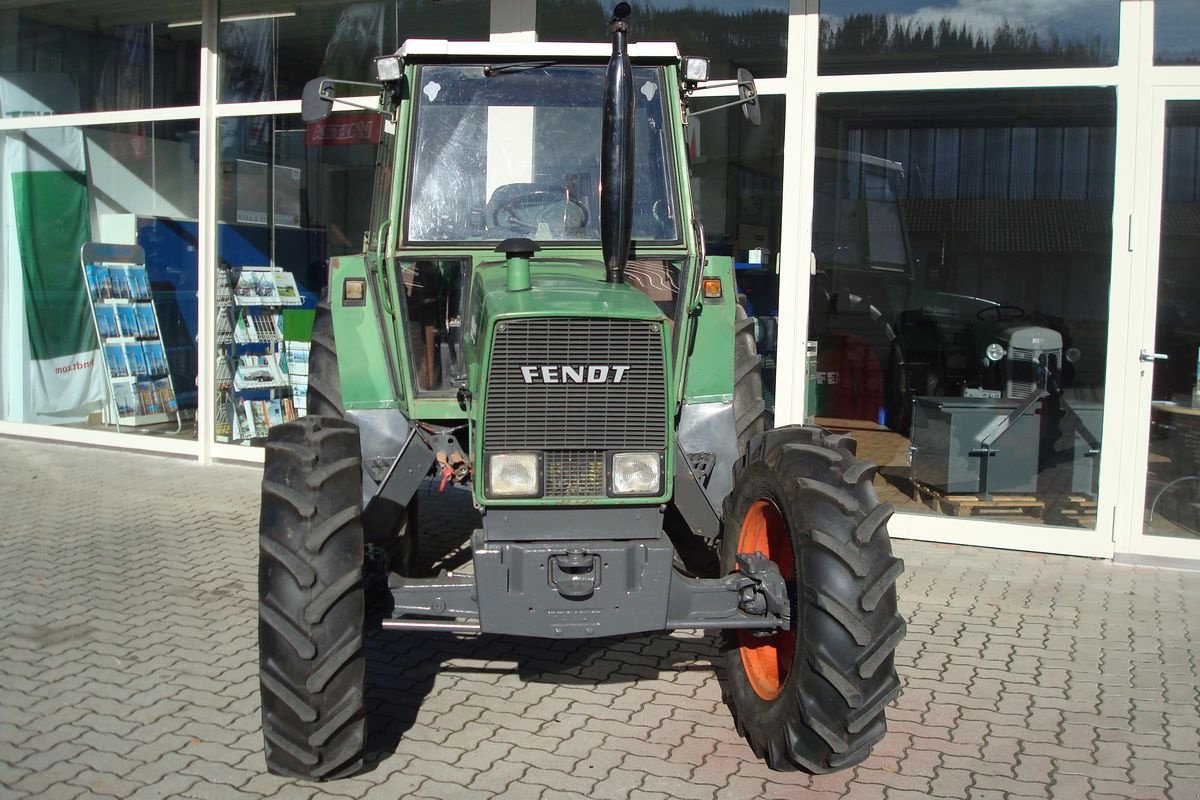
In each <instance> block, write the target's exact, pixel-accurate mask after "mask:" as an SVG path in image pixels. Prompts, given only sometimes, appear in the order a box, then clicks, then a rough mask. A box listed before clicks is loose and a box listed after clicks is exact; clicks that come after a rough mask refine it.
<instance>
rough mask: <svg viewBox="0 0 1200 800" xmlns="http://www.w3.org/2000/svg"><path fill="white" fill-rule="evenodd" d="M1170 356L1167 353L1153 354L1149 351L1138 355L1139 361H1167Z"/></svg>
mask: <svg viewBox="0 0 1200 800" xmlns="http://www.w3.org/2000/svg"><path fill="white" fill-rule="evenodd" d="M1167 358H1169V356H1168V355H1167V354H1166V353H1151V352H1150V351H1149V350H1143V351H1142V352H1141V353H1139V354H1138V361H1166V360H1167Z"/></svg>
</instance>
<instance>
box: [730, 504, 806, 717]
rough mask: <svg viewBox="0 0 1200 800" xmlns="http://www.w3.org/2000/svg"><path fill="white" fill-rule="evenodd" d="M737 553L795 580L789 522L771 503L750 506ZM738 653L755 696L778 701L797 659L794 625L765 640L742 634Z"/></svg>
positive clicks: (750, 634) (761, 637) (765, 637)
mask: <svg viewBox="0 0 1200 800" xmlns="http://www.w3.org/2000/svg"><path fill="white" fill-rule="evenodd" d="M737 550H738V553H761V554H762V555H763V556H765V557H766V558H768V559H770V560H771V561H773V562H775V564H777V565H778V567H779V572H780V574H781V575H782V576H783V579H784V580H785V581H788V582H791V581H793V580H794V579H795V576H796V560H795V554H794V552H793V550H792V542H791V536H790V534H789V533H788V529H787V521H786V520H785V519H784V517H783V514H782V513H781V512H780V511H779V507H778V506H776V505H775V503H774V502H773V501H771V500H770V499H767V498H760V499H758V500H756V501H754V503H753V504H751V506H750V509H749V510H748V511H747V512H746V516H745V519H744V520H743V521H742V528H741V531H740V532H739V535H738V547H737ZM738 649H739V651H740V653H741V657H742V666H743V667H744V668H745V670H746V677H747V678H748V679H749V681H750V686H751V688H753V689H754V692H755V693H756V694H757V695H758V696H759V697H761V698H762V699H763V700H774V699H775V698H776V697H778V696H779V695H780V694H781V693H782V692H783V685H784V684H785V683H786V682H787V677H788V673H789V672H791V667H792V660H793V658H794V656H795V651H796V632H795V627H794V625H793V627H792V628H791V629H789V630H780V631H776V632H775V633H772V634H769V635H766V636H764V635H761V634H759V635H755V633H753V632H750V631H740V632H739V633H738Z"/></svg>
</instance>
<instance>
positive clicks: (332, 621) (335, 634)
mask: <svg viewBox="0 0 1200 800" xmlns="http://www.w3.org/2000/svg"><path fill="white" fill-rule="evenodd" d="M360 461H361V456H360V452H359V442H358V428H357V427H356V426H355V425H353V424H352V423H350V422H347V421H345V420H341V419H336V418H331V417H314V416H308V417H303V418H301V419H299V420H297V421H295V422H288V423H285V424H283V425H276V426H275V427H273V428H272V429H271V432H270V435H269V437H268V439H267V448H266V465H265V468H264V472H263V484H262V511H261V515H260V519H259V568H258V580H259V584H258V592H259V605H258V608H259V626H258V631H259V633H258V636H259V677H260V680H261V696H262V721H263V735H264V737H265V740H266V758H267V769H268V770H269V771H270V772H272V773H275V774H277V775H290V776H294V777H300V778H308V779H312V780H327V779H331V778H338V777H343V776H346V775H350V774H353V773H354V772H356V771H358V769H359V768H360V767H361V766H362V756H363V748H364V746H365V743H366V724H365V721H364V716H363V702H364V686H363V678H364V671H365V661H364V656H363V618H364V613H365V610H364V600H363V581H362V573H363V531H362V525H361V522H360V506H361V498H362V469H361V465H360Z"/></svg>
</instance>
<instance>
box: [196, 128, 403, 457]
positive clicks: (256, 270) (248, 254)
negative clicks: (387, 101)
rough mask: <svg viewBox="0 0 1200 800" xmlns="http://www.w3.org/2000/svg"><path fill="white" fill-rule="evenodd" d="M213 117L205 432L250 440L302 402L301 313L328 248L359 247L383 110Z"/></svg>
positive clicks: (309, 315) (308, 306)
mask: <svg viewBox="0 0 1200 800" xmlns="http://www.w3.org/2000/svg"><path fill="white" fill-rule="evenodd" d="M221 122H222V148H221V183H220V200H219V209H218V213H219V222H218V224H217V256H218V274H217V287H216V297H217V300H216V303H217V319H216V323H215V325H216V327H215V331H216V345H217V347H216V353H215V354H214V355H215V358H216V387H215V393H216V405H215V409H216V420H215V436H216V438H217V440H218V441H223V442H236V443H241V444H251V443H253V444H258V443H260V442H261V441H262V440H263V438H264V436H265V434H266V429H267V428H268V427H269V426H270V425H272V424H277V423H279V422H281V421H285V420H288V419H293V418H295V417H296V416H301V415H303V414H304V413H305V411H306V408H307V389H308V379H307V375H308V343H309V340H310V337H311V334H312V324H313V313H314V310H315V309H316V304H317V299H318V297H319V296H320V293H321V291H322V289H324V288H325V284H326V280H327V278H326V276H327V273H328V259H329V258H331V257H334V256H342V255H351V254H354V253H358V252H361V251H362V243H363V238H364V233H365V231H366V230H367V227H368V225H369V224H370V220H369V215H370V212H371V209H370V198H371V195H372V191H373V187H374V184H375V156H376V151H377V149H378V144H379V142H380V141H381V139H382V138H383V136H384V133H383V118H382V116H381V115H379V114H377V113H374V112H366V111H363V112H359V111H354V112H346V113H342V112H339V113H336V114H334V115H333V116H332V117H330V118H329V119H328V120H326V121H324V122H321V123H317V124H314V125H311V126H309V125H305V124H304V123H303V122H301V120H300V119H299V117H292V116H278V117H239V118H230V119H224V120H222V121H221Z"/></svg>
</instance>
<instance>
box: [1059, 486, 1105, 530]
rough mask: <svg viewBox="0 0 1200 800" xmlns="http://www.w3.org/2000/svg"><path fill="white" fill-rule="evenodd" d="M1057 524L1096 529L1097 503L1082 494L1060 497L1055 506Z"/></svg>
mask: <svg viewBox="0 0 1200 800" xmlns="http://www.w3.org/2000/svg"><path fill="white" fill-rule="evenodd" d="M1054 517H1055V522H1060V523H1061V524H1064V525H1078V526H1080V527H1081V528H1094V527H1096V501H1095V500H1093V499H1091V498H1090V497H1085V496H1084V495H1080V494H1072V495H1067V496H1065V497H1060V498H1059V499H1058V501H1057V502H1055V504H1054Z"/></svg>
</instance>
